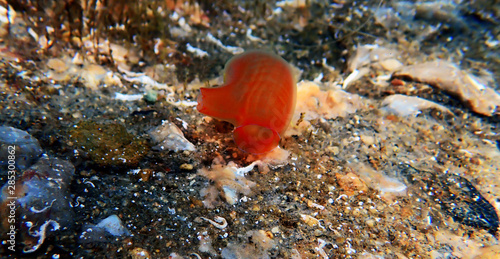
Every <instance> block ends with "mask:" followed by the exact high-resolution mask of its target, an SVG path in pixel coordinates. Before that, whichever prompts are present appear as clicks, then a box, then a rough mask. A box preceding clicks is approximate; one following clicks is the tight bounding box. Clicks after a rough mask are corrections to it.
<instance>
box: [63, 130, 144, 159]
mask: <svg viewBox="0 0 500 259" xmlns="http://www.w3.org/2000/svg"><path fill="white" fill-rule="evenodd" d="M69 141H70V145H72V146H73V147H75V148H76V149H77V150H78V151H80V152H81V153H82V155H84V156H87V157H88V158H90V159H91V160H92V161H94V162H95V163H96V164H98V165H99V166H127V167H130V166H136V165H137V164H138V163H139V162H140V161H141V159H142V158H143V157H144V155H146V151H147V150H148V149H149V148H148V143H147V141H146V140H142V139H139V138H137V137H135V136H134V135H132V134H130V133H128V132H127V130H126V128H125V126H123V125H120V124H117V123H110V124H101V123H96V122H93V121H82V122H80V123H78V124H77V125H75V126H74V127H73V128H72V129H71V130H70V131H69Z"/></svg>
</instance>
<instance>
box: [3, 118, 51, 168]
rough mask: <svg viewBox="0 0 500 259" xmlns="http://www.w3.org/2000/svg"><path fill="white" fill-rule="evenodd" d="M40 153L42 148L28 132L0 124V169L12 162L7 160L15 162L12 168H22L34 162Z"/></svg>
mask: <svg viewBox="0 0 500 259" xmlns="http://www.w3.org/2000/svg"><path fill="white" fill-rule="evenodd" d="M41 154H42V148H41V147H40V144H39V143H38V140H37V139H36V138H34V137H32V136H31V135H30V134H28V132H26V131H23V130H20V129H16V128H13V127H8V126H0V157H2V158H3V159H0V165H1V167H2V169H1V170H5V169H7V168H6V166H7V165H8V164H9V163H12V162H9V161H14V162H15V164H14V168H13V169H20V170H24V169H26V168H28V167H29V166H31V165H32V164H33V163H34V162H36V161H37V160H38V158H39V157H40V155H41ZM9 155H10V156H12V158H13V159H10V158H9ZM1 170H0V171H1ZM9 170H10V169H9Z"/></svg>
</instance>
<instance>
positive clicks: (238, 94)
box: [197, 51, 297, 153]
mask: <svg viewBox="0 0 500 259" xmlns="http://www.w3.org/2000/svg"><path fill="white" fill-rule="evenodd" d="M224 71H225V73H224V77H225V83H224V85H223V86H221V87H217V88H201V94H200V96H199V97H198V106H197V109H198V111H199V112H201V113H203V114H206V115H208V116H211V117H214V118H217V119H220V120H224V121H228V122H230V123H232V124H233V125H234V126H235V127H236V128H235V130H234V132H233V136H234V141H235V142H236V144H237V145H238V147H240V148H241V149H243V150H244V151H247V152H250V153H265V152H268V151H271V150H272V149H274V148H275V147H277V146H278V144H279V141H280V135H281V134H283V132H284V131H285V130H286V128H287V127H288V124H290V120H291V119H292V115H293V112H294V110H295V99H296V95H297V87H296V83H295V80H294V77H293V75H292V70H291V68H290V66H289V65H288V63H287V62H286V61H285V60H283V59H282V58H281V57H279V56H277V55H274V54H272V53H267V52H262V51H248V52H245V53H243V54H240V55H238V56H235V57H233V58H232V59H230V60H229V61H228V62H227V64H226V67H225V70H224Z"/></svg>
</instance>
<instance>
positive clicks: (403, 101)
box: [382, 94, 453, 116]
mask: <svg viewBox="0 0 500 259" xmlns="http://www.w3.org/2000/svg"><path fill="white" fill-rule="evenodd" d="M433 108H434V109H438V110H440V111H443V112H446V113H449V114H453V113H452V112H451V111H450V110H448V108H446V107H444V106H442V105H439V104H437V103H435V102H431V101H429V100H426V99H423V98H420V97H416V96H406V95H402V94H395V95H391V96H387V97H386V98H385V99H384V101H382V110H386V111H388V112H391V113H394V114H397V115H399V116H408V115H413V116H416V115H418V114H419V113H420V112H421V111H422V110H426V109H433Z"/></svg>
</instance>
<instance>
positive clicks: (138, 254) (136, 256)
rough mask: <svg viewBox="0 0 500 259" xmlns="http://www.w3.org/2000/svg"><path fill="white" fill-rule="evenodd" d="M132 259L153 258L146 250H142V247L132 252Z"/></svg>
mask: <svg viewBox="0 0 500 259" xmlns="http://www.w3.org/2000/svg"><path fill="white" fill-rule="evenodd" d="M129 254H130V257H132V259H149V258H151V256H150V255H149V252H148V251H147V250H146V249H144V248H140V247H136V248H134V249H133V250H132V251H130V253H129Z"/></svg>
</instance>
